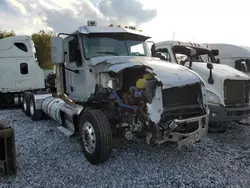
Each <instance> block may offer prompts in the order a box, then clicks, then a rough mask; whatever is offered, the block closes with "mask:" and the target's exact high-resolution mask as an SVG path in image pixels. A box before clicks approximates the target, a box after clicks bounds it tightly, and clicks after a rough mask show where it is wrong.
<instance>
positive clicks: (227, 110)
mask: <svg viewBox="0 0 250 188" xmlns="http://www.w3.org/2000/svg"><path fill="white" fill-rule="evenodd" d="M190 49H194V50H195V51H196V54H195V55H193V56H192V55H190V53H189V52H190ZM151 53H152V54H153V56H156V57H159V58H161V59H162V60H165V61H168V62H169V63H167V64H180V65H183V66H185V67H188V68H189V69H192V70H193V71H195V72H196V73H198V74H199V75H200V76H201V77H202V79H203V80H204V81H205V83H206V94H207V100H208V105H209V109H210V118H209V119H210V123H211V124H213V123H220V122H229V121H240V120H242V119H247V118H248V117H249V115H250V105H249V82H250V77H249V76H247V75H246V74H244V73H242V72H240V71H238V70H236V69H234V68H232V67H230V66H228V65H222V64H219V61H218V60H217V59H215V56H217V55H218V54H219V51H218V50H211V49H210V48H209V46H208V45H205V44H196V43H191V42H181V41H162V42H159V43H155V44H154V45H152V48H151ZM190 57H191V58H190Z"/></svg>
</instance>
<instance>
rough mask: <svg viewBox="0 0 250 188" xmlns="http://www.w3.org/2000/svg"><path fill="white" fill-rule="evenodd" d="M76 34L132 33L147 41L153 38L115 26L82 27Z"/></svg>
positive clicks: (140, 32) (133, 30)
mask: <svg viewBox="0 0 250 188" xmlns="http://www.w3.org/2000/svg"><path fill="white" fill-rule="evenodd" d="M76 33H82V34H98V33H130V34H134V35H138V36H142V37H144V38H145V39H146V40H147V39H149V38H151V37H150V36H148V35H146V34H145V33H143V32H142V31H138V30H135V29H130V28H129V27H128V28H125V27H121V26H118V27H114V26H86V25H85V26H81V27H79V28H78V29H77V30H76Z"/></svg>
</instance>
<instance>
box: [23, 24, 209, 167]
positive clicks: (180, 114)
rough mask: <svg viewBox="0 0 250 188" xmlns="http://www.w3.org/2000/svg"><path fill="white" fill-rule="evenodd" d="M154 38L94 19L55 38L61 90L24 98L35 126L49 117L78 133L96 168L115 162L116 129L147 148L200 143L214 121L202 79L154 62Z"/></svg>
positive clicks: (183, 69) (54, 59) (65, 130)
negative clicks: (150, 43) (150, 41)
mask: <svg viewBox="0 0 250 188" xmlns="http://www.w3.org/2000/svg"><path fill="white" fill-rule="evenodd" d="M60 35H66V37H65V38H64V39H63V38H61V37H60ZM149 38H150V37H149V36H147V35H145V34H143V32H142V31H138V30H136V28H134V27H121V26H118V27H114V26H113V25H110V26H97V23H96V22H95V21H88V24H87V25H86V26H82V27H79V28H78V29H77V30H76V31H75V32H73V33H71V34H66V33H61V34H59V35H58V37H55V38H52V41H51V48H52V49H51V52H52V62H53V63H54V64H55V65H56V81H55V83H56V87H57V90H56V92H55V93H47V94H35V93H32V92H27V93H25V94H24V97H25V98H26V99H27V100H25V101H24V103H26V104H25V105H26V106H28V108H27V109H26V114H31V118H32V119H33V120H36V121H37V120H40V119H42V118H43V117H44V115H46V114H47V115H49V116H50V117H51V118H52V119H54V120H56V121H57V122H58V128H59V130H61V131H62V132H63V133H65V134H66V135H69V136H71V135H73V134H76V135H79V138H80V144H81V146H82V151H83V153H84V156H85V158H86V159H87V160H88V161H89V162H90V163H91V164H95V165H96V164H99V163H101V162H104V161H106V160H107V159H108V158H109V157H110V154H111V151H112V136H113V134H114V133H117V132H118V133H119V134H121V135H123V136H125V138H126V139H128V140H132V139H135V138H142V139H144V140H145V141H146V142H147V143H148V144H162V143H164V142H167V141H170V142H177V143H178V145H179V146H182V145H185V144H189V143H193V142H196V141H198V140H201V139H202V138H203V137H204V136H206V134H207V129H208V121H209V119H208V118H209V109H208V106H207V99H206V92H205V84H204V81H203V80H202V79H201V77H200V76H199V75H197V74H196V73H195V72H193V71H192V70H190V69H188V68H186V67H183V66H180V65H174V66H173V65H171V64H166V63H165V62H164V61H162V60H159V59H158V58H153V57H150V50H149V48H148V45H147V42H146V41H147V39H149ZM48 95H49V96H48Z"/></svg>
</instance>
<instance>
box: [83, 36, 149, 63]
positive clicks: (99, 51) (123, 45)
mask: <svg viewBox="0 0 250 188" xmlns="http://www.w3.org/2000/svg"><path fill="white" fill-rule="evenodd" d="M81 37H82V41H83V46H84V55H85V58H86V59H90V58H92V57H98V56H147V55H148V53H147V51H146V45H145V43H144V42H145V38H144V37H143V36H138V35H133V34H128V33H119V34H118V33H112V34H110V33H105V34H91V35H87V36H86V35H82V36H81Z"/></svg>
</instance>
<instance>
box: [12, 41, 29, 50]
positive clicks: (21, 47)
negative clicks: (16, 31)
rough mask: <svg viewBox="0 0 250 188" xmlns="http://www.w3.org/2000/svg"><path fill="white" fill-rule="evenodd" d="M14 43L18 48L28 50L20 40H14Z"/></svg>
mask: <svg viewBox="0 0 250 188" xmlns="http://www.w3.org/2000/svg"><path fill="white" fill-rule="evenodd" d="M14 45H15V46H16V47H17V48H19V49H20V50H22V51H23V52H28V48H27V46H26V45H25V44H24V43H22V42H15V43H14Z"/></svg>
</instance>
